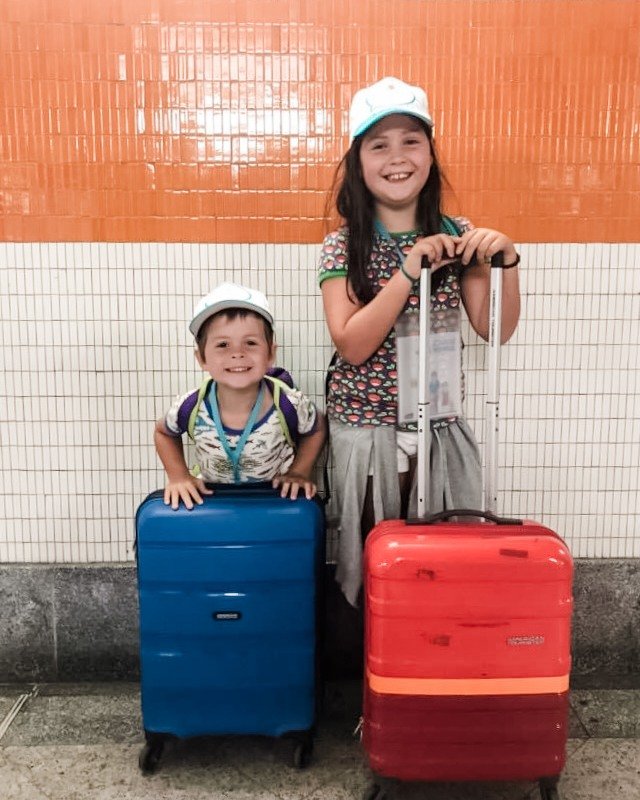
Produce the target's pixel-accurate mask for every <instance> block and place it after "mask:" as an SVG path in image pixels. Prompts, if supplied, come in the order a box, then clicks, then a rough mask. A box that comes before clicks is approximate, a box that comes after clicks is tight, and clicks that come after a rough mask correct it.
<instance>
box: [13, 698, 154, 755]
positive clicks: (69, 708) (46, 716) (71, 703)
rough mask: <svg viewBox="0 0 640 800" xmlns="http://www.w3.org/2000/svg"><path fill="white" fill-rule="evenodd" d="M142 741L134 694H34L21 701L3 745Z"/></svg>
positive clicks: (138, 704)
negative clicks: (25, 700)
mask: <svg viewBox="0 0 640 800" xmlns="http://www.w3.org/2000/svg"><path fill="white" fill-rule="evenodd" d="M135 741H140V742H142V741H143V732H142V722H141V718H140V701H139V699H138V696H137V695H136V694H120V695H116V694H106V695H105V694H82V695H67V694H63V695H44V696H43V695H40V694H39V695H38V696H36V697H34V698H32V699H30V700H28V701H27V703H25V705H24V706H23V708H22V709H21V711H20V713H19V714H18V716H17V717H16V718H15V719H14V721H13V722H12V724H11V726H10V728H9V729H8V731H7V732H6V734H5V736H4V738H3V739H2V744H3V745H4V746H11V745H23V746H32V745H39V744H60V745H62V744H99V743H105V744H106V743H109V742H135Z"/></svg>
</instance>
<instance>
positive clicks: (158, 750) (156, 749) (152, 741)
mask: <svg viewBox="0 0 640 800" xmlns="http://www.w3.org/2000/svg"><path fill="white" fill-rule="evenodd" d="M163 750H164V739H163V738H162V737H160V736H153V735H149V734H147V741H146V744H144V745H143V747H142V749H141V750H140V754H139V756H138V766H139V767H140V772H142V774H143V775H152V774H153V773H154V772H155V771H156V770H157V769H158V764H159V763H160V757H161V756H162V751H163Z"/></svg>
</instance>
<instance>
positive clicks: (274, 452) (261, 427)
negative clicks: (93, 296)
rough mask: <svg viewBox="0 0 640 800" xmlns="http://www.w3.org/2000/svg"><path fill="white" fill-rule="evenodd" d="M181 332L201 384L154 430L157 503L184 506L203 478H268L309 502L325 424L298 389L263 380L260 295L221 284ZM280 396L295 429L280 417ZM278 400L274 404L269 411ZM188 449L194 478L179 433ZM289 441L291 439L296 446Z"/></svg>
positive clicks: (266, 336) (267, 355)
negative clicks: (159, 467)
mask: <svg viewBox="0 0 640 800" xmlns="http://www.w3.org/2000/svg"><path fill="white" fill-rule="evenodd" d="M189 330H190V331H191V333H192V334H193V336H194V338H195V341H196V352H195V355H196V358H197V360H198V363H199V364H200V366H201V367H202V369H203V370H204V371H205V372H208V373H209V376H210V380H208V381H207V382H205V383H204V384H203V385H202V387H201V389H200V390H198V389H196V390H195V391H191V392H188V393H187V394H185V395H181V396H180V397H178V398H177V399H176V400H175V402H174V403H173V405H172V406H171V408H170V409H169V411H168V412H167V414H166V415H165V416H164V417H162V418H161V419H159V420H158V421H157V423H156V427H155V432H154V441H155V445H156V450H157V452H158V456H159V457H160V460H161V461H162V464H163V466H164V468H165V471H166V473H167V484H166V487H165V490H164V502H165V503H166V504H167V505H171V507H172V508H174V509H177V508H178V505H179V504H180V501H182V502H183V503H184V505H185V506H186V507H187V508H188V509H192V508H193V504H194V503H198V504H201V503H202V495H203V494H212V492H211V490H210V489H209V488H207V486H206V484H205V481H209V482H212V483H244V482H247V481H271V482H272V485H273V486H274V488H275V487H280V493H281V495H282V497H286V496H287V495H289V496H290V497H291V499H292V500H295V498H296V497H297V496H298V493H299V492H302V493H304V495H305V496H306V497H307V499H311V498H312V497H313V496H314V494H315V493H316V486H315V484H314V483H313V481H312V480H311V471H312V469H313V465H314V464H315V461H316V459H317V457H318V455H319V454H320V451H321V450H322V446H323V443H324V438H325V425H324V418H323V416H322V414H320V413H319V412H318V411H317V410H316V407H315V405H314V404H313V403H312V402H311V400H309V398H307V397H306V396H305V395H304V394H303V393H302V392H300V391H298V390H297V389H293V388H289V387H288V386H286V385H285V384H284V383H283V382H282V381H274V379H273V378H270V376H269V373H268V371H269V368H270V367H272V366H273V360H274V357H275V352H276V343H275V341H274V335H273V316H272V315H271V310H270V308H269V304H268V302H267V299H266V297H265V296H264V295H263V294H262V292H259V291H257V290H255V289H248V288H246V287H244V286H239V285H237V284H234V283H223V284H221V285H220V286H218V287H216V289H214V290H213V291H212V292H210V293H209V294H208V295H207V296H206V297H203V298H202V300H201V301H200V303H199V304H198V306H197V307H196V310H195V312H194V316H193V319H192V320H191V323H190V325H189ZM282 393H284V394H286V403H287V406H286V408H287V410H288V411H289V416H290V417H291V418H292V421H293V422H294V423H295V434H296V435H295V437H294V436H292V431H291V428H290V427H289V426H288V424H287V420H286V419H285V414H284V412H283V405H282V404H281V403H283V402H284V401H282V400H281V395H282ZM277 403H278V405H276V404H277ZM186 432H189V433H190V435H191V436H192V437H193V440H194V444H195V452H196V460H197V462H198V468H199V476H198V477H194V476H193V475H192V474H191V473H190V472H189V469H188V467H187V463H186V461H185V457H184V451H183V448H182V434H183V433H186ZM296 440H297V441H296Z"/></svg>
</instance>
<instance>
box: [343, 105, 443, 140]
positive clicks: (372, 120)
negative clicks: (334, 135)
mask: <svg viewBox="0 0 640 800" xmlns="http://www.w3.org/2000/svg"><path fill="white" fill-rule="evenodd" d="M392 114H404V115H405V116H407V117H415V118H416V119H419V120H422V122H424V123H426V124H427V125H428V126H429V127H430V128H433V120H432V119H431V117H428V116H426V115H425V114H416V112H415V111H407V109H406V108H386V109H385V110H384V111H379V112H378V113H377V114H372V115H371V116H370V117H369V118H368V119H367V120H366V121H365V122H362V123H361V124H360V125H358V127H357V128H356V130H355V131H354V132H353V133H352V134H351V141H353V140H354V139H356V138H357V137H358V136H362V134H363V133H366V132H367V131H368V130H369V128H371V126H372V125H375V124H376V122H380V120H381V119H384V118H385V117H390V116H391V115H392Z"/></svg>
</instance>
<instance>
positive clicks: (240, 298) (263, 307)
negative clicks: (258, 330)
mask: <svg viewBox="0 0 640 800" xmlns="http://www.w3.org/2000/svg"><path fill="white" fill-rule="evenodd" d="M228 308H246V309H247V311H254V312H255V313H256V314H260V316H261V317H264V318H265V319H266V320H267V322H268V323H269V324H270V325H271V326H272V327H273V314H272V313H271V309H270V308H269V302H268V300H267V298H266V297H265V296H264V295H263V294H262V292H260V291H258V290H257V289H249V288H247V287H246V286H240V284H238V283H221V284H220V286H216V288H215V289H213V291H211V292H209V294H208V295H206V296H205V297H203V298H202V300H200V302H199V303H198V305H197V306H196V308H195V311H194V312H193V319H192V320H191V322H190V323H189V330H190V331H191V333H192V334H193V335H194V336H197V335H198V331H199V330H200V328H201V327H202V324H203V323H204V322H205V321H206V320H208V319H209V317H212V316H213V315H214V314H217V313H218V311H225V310H226V309H228Z"/></svg>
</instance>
